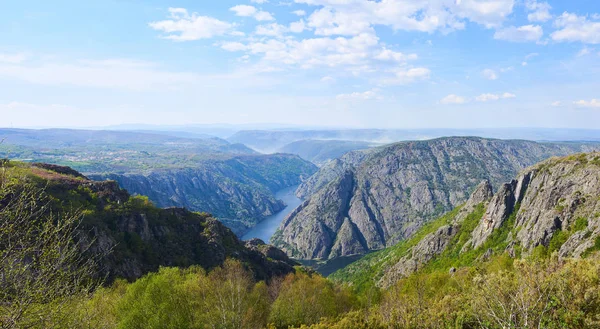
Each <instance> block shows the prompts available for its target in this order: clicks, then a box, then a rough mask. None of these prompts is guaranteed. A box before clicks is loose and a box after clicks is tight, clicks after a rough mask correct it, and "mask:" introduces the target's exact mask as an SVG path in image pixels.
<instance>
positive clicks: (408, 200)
mask: <svg viewBox="0 0 600 329" xmlns="http://www.w3.org/2000/svg"><path fill="white" fill-rule="evenodd" d="M586 147H587V146H585V145H578V144H540V143H535V142H528V141H504V140H490V139H483V138H474V137H451V138H441V139H436V140H430V141H419V142H404V143H398V144H393V145H390V146H386V147H380V148H376V149H370V150H367V151H365V152H361V151H355V152H350V153H349V154H347V155H346V156H344V157H342V158H341V159H339V160H338V161H334V162H331V163H330V164H328V165H326V166H324V167H323V168H321V170H319V172H318V173H317V174H315V175H314V176H313V177H311V178H310V179H309V180H307V181H306V182H305V183H304V184H302V186H301V187H300V188H299V189H298V193H297V194H298V195H299V196H303V197H304V196H309V197H308V200H307V201H306V202H305V203H304V204H303V205H302V206H301V207H300V209H299V210H298V211H296V212H294V213H292V214H291V215H290V216H289V217H288V218H287V219H286V220H285V221H284V222H283V223H282V225H281V226H280V228H279V230H278V232H277V233H276V238H274V239H273V242H274V243H275V245H276V246H278V247H280V248H282V249H283V250H284V251H286V252H288V254H290V255H292V256H294V257H298V258H306V259H329V258H334V257H337V256H349V255H353V254H357V253H364V252H367V251H371V250H378V249H382V248H385V247H387V246H391V245H393V244H395V243H397V242H398V241H401V240H403V239H405V238H407V237H410V236H411V235H412V234H413V233H414V232H415V231H416V230H417V229H418V228H420V227H421V226H422V225H423V224H424V223H426V222H427V221H428V220H431V219H433V218H435V217H437V216H439V215H441V214H443V213H444V212H446V211H449V210H451V209H453V208H454V207H456V206H458V205H459V204H461V203H463V202H465V201H466V199H467V197H468V196H469V193H471V192H473V191H474V189H475V188H476V186H477V184H479V183H480V182H481V181H482V180H489V181H490V183H491V185H492V186H498V185H500V183H502V182H506V181H509V180H510V179H511V178H512V177H514V176H515V175H516V174H517V173H518V172H519V171H520V170H522V169H523V168H525V167H527V166H530V165H532V164H534V163H536V162H539V161H541V160H543V159H546V158H548V157H550V156H552V155H564V154H571V153H574V152H576V151H579V150H581V149H582V148H583V149H585V148H586ZM515 184H516V185H518V184H521V185H522V184H523V183H519V182H518V181H517V182H516V183H515ZM516 185H515V186H514V187H511V188H508V187H504V190H503V191H505V192H502V193H500V196H498V198H502V197H506V198H509V199H511V198H512V199H515V200H516V198H521V196H520V195H516V194H515V193H516V191H517V190H518V189H523V188H524V187H523V186H519V187H517V186H516ZM511 191H512V192H511ZM488 192H489V191H487V192H486V191H482V192H481V193H483V194H485V193H488ZM509 192H511V193H512V196H510V195H505V194H506V193H509ZM507 205H508V204H507ZM512 206H514V202H513V204H512ZM497 211H498V212H499V213H498V214H495V215H500V217H502V216H504V215H506V214H507V213H508V214H510V212H511V209H504V210H502V209H497ZM346 219H347V221H348V223H347V224H345V225H344V227H343V231H342V230H341V229H342V224H343V223H344V222H345V220H346ZM499 224H501V223H499ZM499 224H498V225H499ZM334 245H336V247H335V248H334ZM337 246H346V247H345V248H340V247H337Z"/></svg>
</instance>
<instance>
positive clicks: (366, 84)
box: [0, 0, 600, 128]
mask: <svg viewBox="0 0 600 329" xmlns="http://www.w3.org/2000/svg"><path fill="white" fill-rule="evenodd" d="M599 73H600V1H591V0H589V1H583V0H573V1H548V2H546V1H537V0H431V1H420V0H379V1H367V0H294V1H292V0H288V1H279V0H269V1H266V0H239V1H229V0H225V1H223V0H219V1H207V0H195V1H141V0H140V1H138V0H119V1H110V0H103V1H60V0H57V1H26V0H23V1H7V0H0V126H4V127H11V126H12V127H42V126H44V127H49V126H60V127H89V126H105V125H114V124H124V123H145V124H169V125H177V124H199V123H233V124H242V123H282V124H297V125H311V126H340V127H363V128H366V127H380V128H425V127H429V128H439V127H451V128H467V127H471V128H487V127H570V128H600V124H599V122H600V78H599V77H600V75H599Z"/></svg>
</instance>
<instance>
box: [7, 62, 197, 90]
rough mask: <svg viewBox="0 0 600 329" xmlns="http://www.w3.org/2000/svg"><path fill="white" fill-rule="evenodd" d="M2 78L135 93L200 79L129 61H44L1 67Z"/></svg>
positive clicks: (170, 87) (148, 64)
mask: <svg viewBox="0 0 600 329" xmlns="http://www.w3.org/2000/svg"><path fill="white" fill-rule="evenodd" d="M0 77H7V78H12V79H17V80H21V81H26V82H29V83H33V84H40V85H58V86H62V85H69V86H78V87H91V88H107V89H125V90H133V91H146V90H164V89H172V88H177V87H179V86H182V85H187V84H190V83H194V82H197V81H198V80H199V78H200V77H199V76H198V75H196V74H191V73H184V72H169V71H164V70H161V69H159V68H158V67H157V66H156V65H155V64H153V63H149V62H141V61H132V60H126V59H110V60H80V61H74V62H69V63H61V62H44V63H41V64H36V65H25V64H9V65H1V64H0Z"/></svg>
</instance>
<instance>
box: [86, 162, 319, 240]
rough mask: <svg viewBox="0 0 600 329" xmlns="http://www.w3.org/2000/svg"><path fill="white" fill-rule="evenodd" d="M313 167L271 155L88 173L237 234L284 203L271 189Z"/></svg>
mask: <svg viewBox="0 0 600 329" xmlns="http://www.w3.org/2000/svg"><path fill="white" fill-rule="evenodd" d="M315 171H316V166H314V165H313V164H311V163H309V162H307V161H304V160H302V159H300V158H299V157H297V156H291V155H272V156H247V157H246V156H244V157H235V158H232V159H227V160H223V161H216V160H210V161H206V162H203V163H198V166H197V167H196V168H182V169H172V170H154V171H151V172H149V173H143V174H142V173H129V174H91V175H88V176H89V177H90V178H92V179H95V180H106V179H110V180H114V181H117V182H118V183H119V185H120V186H121V187H122V188H124V189H126V190H128V191H130V193H133V194H139V195H146V196H148V197H149V198H150V200H151V201H152V202H154V203H155V204H156V205H157V206H159V207H184V208H187V209H190V210H195V211H204V212H209V213H211V214H213V215H214V216H215V217H217V218H219V220H220V221H222V222H223V223H224V224H225V225H227V226H228V227H229V228H231V229H232V230H233V231H234V232H235V233H236V234H238V235H242V234H243V233H244V232H246V231H247V230H248V229H249V228H251V227H253V226H254V225H256V223H258V222H260V221H261V220H262V219H264V218H265V217H267V216H270V215H273V214H275V213H277V212H279V211H280V210H282V209H283V208H284V207H285V205H284V203H283V202H282V201H280V200H277V199H276V198H275V195H274V192H276V191H277V190H280V189H283V188H285V187H289V186H294V185H298V184H299V183H300V182H301V181H302V179H304V178H306V177H308V176H310V175H311V174H312V173H314V172H315Z"/></svg>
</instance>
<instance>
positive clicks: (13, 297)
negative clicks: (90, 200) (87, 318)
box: [0, 162, 99, 329]
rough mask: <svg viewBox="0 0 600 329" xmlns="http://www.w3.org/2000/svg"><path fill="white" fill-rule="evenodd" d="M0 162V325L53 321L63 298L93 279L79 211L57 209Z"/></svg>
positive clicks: (48, 324)
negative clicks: (62, 211)
mask: <svg viewBox="0 0 600 329" xmlns="http://www.w3.org/2000/svg"><path fill="white" fill-rule="evenodd" d="M10 165H11V164H10V162H3V164H2V166H0V328H3V329H4V328H30V327H34V326H35V327H44V328H51V327H53V326H56V323H58V322H59V321H57V319H56V318H55V316H57V315H58V314H60V310H61V309H62V307H63V306H64V305H65V303H66V302H68V301H69V300H71V299H72V298H74V297H76V296H81V295H82V294H87V293H89V292H91V291H92V290H93V289H94V288H96V287H97V286H98V284H99V282H98V280H96V279H94V277H95V274H96V271H95V270H96V262H95V260H94V258H93V257H92V258H88V257H86V256H87V255H86V251H87V250H88V248H89V245H90V244H91V242H85V241H87V240H86V239H84V238H83V236H82V232H81V231H80V230H79V225H80V223H81V219H82V214H81V212H79V211H74V212H71V213H64V214H57V213H53V212H52V211H51V210H50V206H49V204H50V198H49V197H48V195H47V194H46V193H45V191H44V189H43V188H40V187H38V186H36V185H35V184H33V183H32V182H29V181H28V178H27V177H25V176H24V175H23V176H19V175H18V174H16V175H15V173H14V172H15V171H13V170H7V169H8V168H7V167H9V166H10Z"/></svg>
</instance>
